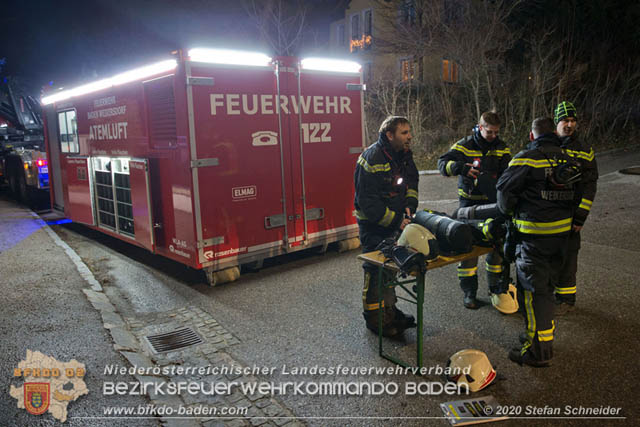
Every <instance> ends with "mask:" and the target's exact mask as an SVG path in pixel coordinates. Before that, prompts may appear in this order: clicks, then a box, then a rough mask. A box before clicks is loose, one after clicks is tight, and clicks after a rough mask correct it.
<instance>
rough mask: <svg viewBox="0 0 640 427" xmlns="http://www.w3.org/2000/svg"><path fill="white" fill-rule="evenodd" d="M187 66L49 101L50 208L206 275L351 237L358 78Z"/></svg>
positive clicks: (359, 140)
mask: <svg viewBox="0 0 640 427" xmlns="http://www.w3.org/2000/svg"><path fill="white" fill-rule="evenodd" d="M194 56H195V55H194V54H192V53H191V52H190V57H187V58H186V59H181V60H179V61H177V63H176V65H175V66H173V67H171V66H170V65H167V64H164V65H163V66H164V67H166V68H168V69H166V70H164V71H162V72H154V71H153V70H152V71H149V70H147V73H151V75H148V76H147V77H145V78H138V79H136V80H133V81H130V82H127V83H121V84H118V83H117V80H118V79H117V78H114V79H112V80H111V81H108V82H103V83H102V85H104V86H106V87H105V88H102V89H99V90H97V91H91V92H89V93H86V94H80V95H73V96H71V97H67V98H66V99H61V100H56V99H55V98H53V100H54V101H53V102H52V101H51V98H50V99H49V103H48V104H47V105H46V106H45V109H44V111H45V121H46V124H47V132H46V137H47V147H48V155H49V159H50V161H49V169H50V172H51V173H50V175H51V188H52V191H51V198H52V206H54V208H57V209H60V210H63V211H64V213H65V216H67V217H68V218H70V219H72V220H73V221H75V222H80V223H84V224H87V225H89V226H92V227H95V228H97V229H99V230H100V231H103V232H105V233H107V234H110V235H112V236H115V237H118V238H121V239H124V240H127V241H130V242H131V243H134V244H137V245H139V246H142V247H145V248H147V249H149V250H150V251H152V252H154V253H157V254H160V255H163V256H165V257H167V258H171V259H173V260H176V261H178V262H181V263H184V264H187V265H189V266H191V267H193V268H197V269H201V268H205V269H206V270H207V271H208V272H210V273H212V274H213V273H214V272H216V271H220V270H223V269H226V268H230V267H232V268H236V269H237V266H239V265H241V264H246V263H250V262H256V261H257V262H260V261H261V260H263V259H265V258H268V257H272V256H276V255H279V254H283V253H287V252H291V251H295V250H299V249H304V248H309V247H313V246H319V245H322V246H326V244H328V243H329V242H333V241H338V240H346V239H353V238H355V237H357V233H358V231H357V225H356V223H355V216H354V211H353V206H352V201H353V184H352V178H353V169H354V165H355V161H356V159H357V156H358V155H359V153H360V152H361V151H362V148H363V147H364V139H363V131H364V126H363V112H362V108H363V106H362V92H361V88H362V84H361V75H360V72H359V71H356V70H351V71H347V72H345V71H318V70H312V69H306V68H305V67H304V66H303V65H302V64H304V61H298V60H297V59H295V58H290V57H283V58H276V59H274V60H270V59H269V60H268V61H265V63H263V64H260V65H237V64H234V65H231V64H221V63H216V62H217V61H216V59H217V57H216V56H215V55H214V56H213V57H212V56H209V57H208V58H205V59H204V60H198V61H195V60H193V59H194ZM209 59H210V60H211V61H212V62H208V61H209ZM116 77H118V76H116ZM97 87H100V82H98V85H97ZM88 89H91V87H89V88H88ZM76 93H77V92H76ZM59 98H60V97H59ZM45 100H46V98H45V99H43V103H44V101H45ZM212 274H210V275H209V278H210V280H212V281H216V279H215V277H214V276H213V275H212ZM218 281H219V279H218Z"/></svg>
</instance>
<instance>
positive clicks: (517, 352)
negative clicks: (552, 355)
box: [509, 348, 551, 368]
mask: <svg viewBox="0 0 640 427" xmlns="http://www.w3.org/2000/svg"><path fill="white" fill-rule="evenodd" d="M509 359H510V360H511V361H512V362H516V363H517V364H518V365H520V366H522V365H527V366H533V367H534V368H546V367H549V366H551V361H550V360H537V359H535V358H534V357H533V356H532V355H531V352H530V351H529V350H527V351H525V353H524V354H522V351H521V349H519V348H512V349H511V351H510V352H509Z"/></svg>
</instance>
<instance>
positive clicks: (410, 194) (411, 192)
mask: <svg viewBox="0 0 640 427" xmlns="http://www.w3.org/2000/svg"><path fill="white" fill-rule="evenodd" d="M409 197H413V198H414V199H417V198H418V192H417V191H416V190H412V189H411V188H410V189H408V190H407V198H409Z"/></svg>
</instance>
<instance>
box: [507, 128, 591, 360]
mask: <svg viewBox="0 0 640 427" xmlns="http://www.w3.org/2000/svg"><path fill="white" fill-rule="evenodd" d="M531 129H532V130H531V134H530V136H529V138H530V139H531V140H532V142H531V143H530V144H529V146H528V147H527V149H525V150H523V151H521V152H520V153H518V154H517V155H516V156H515V157H514V159H513V160H512V161H511V162H510V163H509V167H508V168H507V170H506V171H505V172H504V173H503V174H502V176H501V177H500V180H499V181H498V184H497V190H498V194H497V196H498V208H499V209H500V212H501V213H502V214H503V215H505V216H507V217H512V221H513V223H514V225H515V227H516V228H517V230H518V232H517V235H518V236H517V237H518V238H517V241H518V243H517V246H516V250H515V255H516V273H517V279H518V280H517V283H518V294H519V297H520V299H521V300H523V302H524V312H525V321H526V339H525V340H524V343H523V346H522V348H514V349H513V350H511V352H510V353H509V358H510V359H511V360H513V361H514V362H517V363H520V364H523V363H524V364H527V365H531V366H548V364H549V361H550V360H551V358H552V357H553V336H554V329H555V323H554V309H555V302H554V294H553V293H554V289H555V286H556V285H557V283H558V276H559V274H560V269H561V267H562V262H563V259H564V254H565V250H566V243H567V238H568V236H569V232H570V231H571V223H572V220H573V218H572V215H573V198H574V183H575V180H576V179H579V173H580V171H579V168H577V167H576V165H575V163H574V162H573V161H572V158H571V157H570V156H569V155H568V154H566V153H565V152H564V151H563V150H562V149H561V148H560V144H561V141H560V138H559V137H558V136H557V135H556V134H555V132H554V131H555V125H554V123H553V121H552V120H551V119H550V118H538V119H535V120H534V121H533V124H532V126H531Z"/></svg>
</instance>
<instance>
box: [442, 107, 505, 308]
mask: <svg viewBox="0 0 640 427" xmlns="http://www.w3.org/2000/svg"><path fill="white" fill-rule="evenodd" d="M500 123H501V120H500V117H499V116H498V115H497V114H496V113H494V112H485V113H482V116H480V120H479V122H478V125H477V126H476V127H475V128H474V129H473V133H472V134H471V135H469V136H467V137H465V138H462V139H461V140H460V141H458V142H456V143H455V144H453V146H452V147H451V148H450V149H449V151H448V152H446V153H445V154H443V155H442V156H441V157H440V158H439V159H438V169H439V170H440V173H441V174H442V175H444V176H455V175H458V176H459V178H458V196H459V199H460V207H461V208H464V207H468V206H474V205H483V204H487V203H495V202H496V182H497V181H498V178H500V175H502V172H504V170H505V169H506V168H507V165H508V164H509V160H511V151H510V150H509V147H507V145H506V144H505V143H504V142H503V141H502V140H501V139H500V138H499V137H498V132H499V131H500ZM477 266H478V258H472V259H468V260H466V261H463V262H462V263H460V265H459V266H458V278H459V280H460V287H461V288H462V291H463V292H464V298H463V303H464V306H465V307H466V308H470V309H476V308H479V307H480V304H479V303H478V301H477V300H476V294H477V292H478V267H477ZM485 268H486V271H487V282H488V284H489V291H490V292H491V293H492V294H500V293H504V292H507V290H508V286H509V272H508V271H503V270H504V268H503V264H502V258H501V257H500V255H499V254H498V252H496V251H494V252H491V253H490V254H489V255H487V260H486V264H485Z"/></svg>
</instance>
